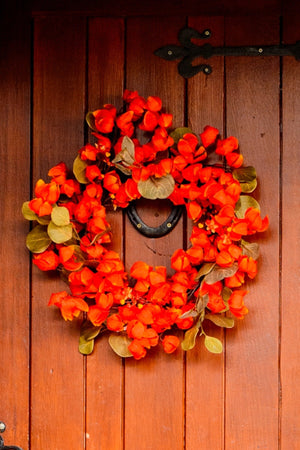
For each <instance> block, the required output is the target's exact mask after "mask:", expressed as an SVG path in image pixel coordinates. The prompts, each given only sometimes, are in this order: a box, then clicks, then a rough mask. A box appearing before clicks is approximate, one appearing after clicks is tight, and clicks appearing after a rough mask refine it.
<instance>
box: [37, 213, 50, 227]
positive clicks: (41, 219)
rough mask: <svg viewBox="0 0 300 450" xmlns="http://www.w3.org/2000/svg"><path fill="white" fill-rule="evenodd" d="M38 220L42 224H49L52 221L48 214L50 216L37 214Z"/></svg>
mask: <svg viewBox="0 0 300 450" xmlns="http://www.w3.org/2000/svg"><path fill="white" fill-rule="evenodd" d="M36 220H37V221H38V223H39V224H41V225H48V223H50V221H51V216H50V215H48V216H41V217H39V216H37V219H36Z"/></svg>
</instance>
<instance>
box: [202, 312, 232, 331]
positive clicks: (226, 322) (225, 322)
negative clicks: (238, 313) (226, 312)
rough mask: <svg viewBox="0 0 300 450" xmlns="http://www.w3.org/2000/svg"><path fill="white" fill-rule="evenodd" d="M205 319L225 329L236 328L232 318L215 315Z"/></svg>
mask: <svg viewBox="0 0 300 450" xmlns="http://www.w3.org/2000/svg"><path fill="white" fill-rule="evenodd" d="M205 319H208V320H210V321H211V322H213V323H214V324H215V325H218V327H223V328H233V327H234V320H233V319H232V318H231V317H224V316H218V315H215V314H206V315H205Z"/></svg>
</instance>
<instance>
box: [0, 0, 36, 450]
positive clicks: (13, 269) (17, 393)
mask: <svg viewBox="0 0 300 450" xmlns="http://www.w3.org/2000/svg"><path fill="white" fill-rule="evenodd" d="M9 6H10V10H7V11H6V14H3V12H2V14H1V15H0V16H1V19H0V22H1V23H0V72H1V82H0V97H1V102H0V130H1V132H0V159H1V164H0V179H1V191H0V205H1V221H0V239H1V244H0V265H1V268H0V287H1V300H0V303H1V327H0V343H1V344H0V364H1V370H0V392H1V400H0V420H1V421H3V422H4V423H5V424H6V427H7V428H6V431H5V433H4V435H3V439H4V442H5V443H6V445H8V444H18V445H20V446H22V447H23V449H24V450H26V449H28V429H29V428H28V426H29V359H30V344H29V342H30V340H29V332H30V330H29V327H30V322H29V314H30V297H29V291H30V285H29V257H28V252H27V250H26V248H25V244H24V242H25V235H26V233H27V232H28V231H29V227H28V223H27V222H26V221H25V220H24V219H23V217H22V214H21V207H22V203H23V202H24V201H26V200H27V199H28V197H29V195H30V22H29V20H28V17H27V16H26V15H24V11H23V10H22V9H21V8H20V11H18V12H17V13H15V9H14V8H15V6H16V5H15V2H14V1H12V2H11V3H10V5H9Z"/></svg>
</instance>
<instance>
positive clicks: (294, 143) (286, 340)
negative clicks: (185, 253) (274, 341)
mask: <svg viewBox="0 0 300 450" xmlns="http://www.w3.org/2000/svg"><path fill="white" fill-rule="evenodd" d="M299 19H300V15H299V14H297V15H294V16H286V17H284V19H283V40H284V42H285V43H293V42H295V41H296V40H297V39H299ZM299 94H300V66H299V62H298V61H295V60H294V59H293V58H287V57H285V58H283V66H282V144H283V148H282V224H281V229H282V285H281V297H282V318H281V319H282V322H281V323H282V325H281V333H282V338H281V361H280V362H281V365H280V368H281V389H282V409H281V416H282V417H281V419H282V421H281V448H282V450H288V449H290V450H296V449H298V448H299V447H300V428H299V422H300V413H299V399H300V389H299V385H298V382H297V380H298V379H299V375H300V349H299V340H300V332H299V327H298V322H299V320H300V313H299V308H297V307H295V306H296V305H295V303H296V301H297V300H296V299H297V298H298V295H299V274H300V264H299V246H300V228H299V223H300V212H299V196H300V185H299V167H300V153H299V142H300V101H299V98H300V95H299Z"/></svg>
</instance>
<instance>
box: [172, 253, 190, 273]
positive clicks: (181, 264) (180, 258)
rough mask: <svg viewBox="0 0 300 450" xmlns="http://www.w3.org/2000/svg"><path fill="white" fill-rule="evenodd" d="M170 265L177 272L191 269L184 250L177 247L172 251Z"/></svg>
mask: <svg viewBox="0 0 300 450" xmlns="http://www.w3.org/2000/svg"><path fill="white" fill-rule="evenodd" d="M171 267H172V268H173V269H174V270H176V271H177V272H185V271H187V270H190V269H191V265H190V260H189V257H188V255H187V254H186V252H185V251H184V250H182V249H178V250H176V251H175V252H174V253H173V256H172V257H171Z"/></svg>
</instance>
